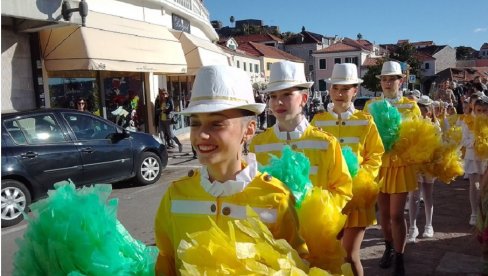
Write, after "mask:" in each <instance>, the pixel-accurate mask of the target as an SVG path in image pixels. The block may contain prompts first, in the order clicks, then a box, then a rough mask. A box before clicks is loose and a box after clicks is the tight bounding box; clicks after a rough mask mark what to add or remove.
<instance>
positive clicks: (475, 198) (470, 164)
mask: <svg viewBox="0 0 488 276" xmlns="http://www.w3.org/2000/svg"><path fill="white" fill-rule="evenodd" d="M482 97H486V96H483V95H482V94H481V95H480V94H476V93H474V94H473V95H471V96H470V100H469V102H470V110H472V113H471V114H470V115H467V116H465V118H464V120H463V122H462V124H461V130H462V140H461V144H462V145H463V146H464V147H465V149H466V151H465V153H464V172H465V173H466V175H467V176H468V179H469V202H470V205H471V216H470V218H469V225H475V224H476V218H477V216H478V205H479V202H480V188H479V185H480V184H479V183H480V177H481V175H482V174H483V173H484V170H485V169H486V167H487V162H488V161H487V160H486V159H485V160H484V159H482V158H481V157H480V156H478V155H477V154H476V152H475V148H474V142H475V133H474V128H475V120H476V119H477V117H479V116H482V115H483V113H484V109H485V108H484V104H483V100H481V99H480V98H482Z"/></svg>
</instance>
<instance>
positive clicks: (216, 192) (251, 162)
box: [200, 153, 258, 197]
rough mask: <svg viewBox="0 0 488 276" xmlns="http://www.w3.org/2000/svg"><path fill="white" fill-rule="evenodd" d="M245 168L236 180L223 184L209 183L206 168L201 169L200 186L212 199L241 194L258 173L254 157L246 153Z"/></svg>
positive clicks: (217, 182)
mask: <svg viewBox="0 0 488 276" xmlns="http://www.w3.org/2000/svg"><path fill="white" fill-rule="evenodd" d="M246 159H247V162H248V163H247V166H246V167H245V168H244V169H242V170H241V171H240V172H239V173H238V174H237V175H236V180H227V181H225V182H224V183H222V182H219V181H213V182H210V180H209V177H208V171H207V167H206V166H204V167H203V168H202V169H201V174H200V185H201V186H202V187H203V189H204V190H205V191H206V192H207V193H209V194H211V195H212V196H214V197H220V196H231V195H234V194H237V193H239V192H242V191H243V190H244V189H245V188H246V187H247V185H248V184H249V183H250V182H251V181H252V180H253V179H254V177H255V176H256V175H257V173H258V162H257V161H256V155H254V154H253V153H248V155H247V158H246Z"/></svg>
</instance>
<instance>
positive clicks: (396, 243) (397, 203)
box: [364, 61, 420, 275]
mask: <svg viewBox="0 0 488 276" xmlns="http://www.w3.org/2000/svg"><path fill="white" fill-rule="evenodd" d="M376 77H377V78H379V79H380V83H381V88H382V90H383V95H382V96H381V97H377V98H375V99H372V100H370V101H368V102H367V103H366V105H365V108H364V109H365V110H366V111H368V110H369V104H371V103H372V102H374V101H379V100H387V101H388V102H390V104H392V105H393V106H395V107H396V108H397V109H398V111H399V112H400V113H401V114H402V116H413V117H420V109H419V107H418V106H417V104H416V103H415V101H412V100H410V99H408V98H406V97H402V95H401V92H400V86H401V84H402V83H403V78H404V77H405V75H404V74H403V73H402V70H401V67H400V64H399V63H398V62H395V61H387V62H385V63H384V64H383V67H382V69H381V74H380V75H377V76H376ZM379 177H380V179H381V180H382V181H383V186H382V187H381V189H380V193H379V195H378V207H379V210H380V223H381V228H382V230H383V235H384V237H385V247H386V248H385V251H384V253H383V256H382V258H381V259H380V263H379V265H380V267H381V268H389V267H390V266H391V264H392V263H393V260H395V267H394V274H395V275H404V274H405V267H404V264H403V253H404V251H405V241H406V234H407V224H406V221H405V218H404V216H403V210H404V207H405V202H406V200H407V195H408V192H410V191H413V190H415V189H416V188H417V176H416V170H415V168H414V167H413V166H407V165H405V164H404V162H402V160H401V159H399V158H395V157H393V156H392V155H391V154H390V153H389V152H385V154H383V158H382V164H381V168H380V173H379Z"/></svg>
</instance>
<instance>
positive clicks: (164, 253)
mask: <svg viewBox="0 0 488 276" xmlns="http://www.w3.org/2000/svg"><path fill="white" fill-rule="evenodd" d="M264 108H265V105H264V104H258V103H255V102H254V96H253V90H252V87H251V82H250V81H249V78H248V77H247V74H246V73H245V72H243V71H242V70H239V69H237V68H232V67H229V66H206V67H203V68H202V69H200V71H199V72H198V74H197V76H196V79H195V83H194V86H193V91H192V95H191V100H190V104H189V106H188V108H187V109H185V110H184V111H183V112H182V114H184V115H187V116H190V126H191V132H190V140H191V143H192V146H193V148H195V150H196V152H197V154H198V159H199V161H200V163H201V164H202V165H203V167H202V169H200V170H192V171H190V172H189V173H188V176H187V177H184V178H182V179H180V180H178V181H175V182H173V183H171V185H170V186H169V187H168V190H167V191H166V193H165V195H164V197H163V199H162V201H161V203H160V206H159V209H158V211H157V214H156V219H155V235H156V245H157V247H158V249H159V255H158V260H157V265H156V274H157V275H176V274H179V273H178V269H179V268H181V266H182V262H181V261H180V260H179V259H178V255H177V251H176V249H177V248H178V245H179V244H180V241H181V240H182V239H185V238H187V233H194V232H197V231H204V230H208V229H210V228H211V226H212V224H211V222H210V220H209V217H210V218H212V219H213V220H214V221H215V224H216V225H217V226H219V227H220V229H222V230H223V231H225V232H228V231H229V228H228V227H229V226H228V222H229V221H232V220H237V219H245V218H247V217H248V216H250V214H248V213H247V209H246V208H247V206H249V207H251V208H253V210H254V212H256V213H257V214H258V216H259V217H260V219H261V220H262V221H263V222H264V223H266V225H267V226H268V228H269V229H270V231H271V233H272V234H273V237H274V238H275V239H285V240H287V241H288V242H289V243H290V245H292V247H293V248H295V249H296V250H297V251H298V253H299V254H300V255H301V256H306V255H307V254H308V250H307V247H306V244H305V242H304V241H303V239H301V237H300V236H299V234H298V222H297V214H296V211H295V209H294V200H293V198H292V197H291V195H290V192H289V190H288V189H287V188H286V187H285V186H284V184H283V183H282V182H281V181H279V180H278V179H275V178H273V177H271V176H270V175H267V174H262V173H260V172H259V171H258V170H257V162H256V160H255V158H252V155H249V156H248V157H249V158H248V161H247V162H246V161H245V160H244V159H243V156H242V147H243V145H244V144H246V143H247V141H248V140H249V139H250V138H251V137H252V135H253V134H254V132H255V130H256V120H255V115H256V114H259V113H261V112H262V111H263V110H264ZM237 238H239V237H237ZM242 238H243V239H245V237H242ZM208 261H209V262H211V260H208ZM218 266H219V264H215V267H218Z"/></svg>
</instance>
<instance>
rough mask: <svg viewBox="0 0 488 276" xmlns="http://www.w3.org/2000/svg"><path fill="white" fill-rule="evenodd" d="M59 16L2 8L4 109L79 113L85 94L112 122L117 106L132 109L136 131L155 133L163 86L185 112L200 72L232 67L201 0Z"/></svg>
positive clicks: (43, 3) (43, 7)
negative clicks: (213, 67) (216, 66)
mask: <svg viewBox="0 0 488 276" xmlns="http://www.w3.org/2000/svg"><path fill="white" fill-rule="evenodd" d="M69 3H70V5H71V7H77V6H78V5H79V3H80V2H77V1H70V2H69ZM25 7H28V8H25ZM61 14H62V7H61V3H59V6H56V5H54V4H53V3H52V1H48V0H40V1H37V3H36V5H33V4H32V2H31V1H27V0H19V1H7V2H5V3H2V112H7V111H16V110H24V109H32V108H36V107H37V108H38V107H40V108H42V107H67V108H74V103H75V101H76V100H77V99H78V98H80V97H82V98H85V99H86V100H87V102H88V104H89V111H90V112H93V113H95V114H97V115H100V116H102V117H104V118H107V119H110V120H113V121H115V122H118V118H117V117H118V116H119V115H118V113H117V110H119V109H120V108H122V109H126V110H128V111H131V110H132V111H135V114H136V116H137V118H138V120H137V122H138V125H137V128H138V129H139V130H140V131H145V132H154V131H155V129H154V125H155V124H154V120H155V118H154V113H153V112H154V100H155V98H156V96H157V91H158V89H159V88H166V89H167V90H168V91H169V92H170V94H171V96H172V97H173V100H174V102H175V109H176V110H177V111H178V110H181V109H182V108H184V107H185V106H186V104H187V101H188V99H189V94H190V93H191V86H192V83H193V79H194V75H195V73H196V71H197V70H198V69H199V68H200V67H202V66H204V65H211V64H228V63H229V60H228V55H226V54H225V53H224V52H223V51H222V50H221V48H220V47H218V46H217V45H216V44H215V43H213V42H215V41H217V40H218V36H217V33H216V32H215V30H214V29H213V28H212V26H211V24H210V20H209V14H208V11H207V9H206V8H205V6H204V5H203V3H202V1H199V0H179V1H171V0H162V1H159V0H158V1H156V0H148V1H144V2H141V1H137V0H128V1H116V0H97V1H90V2H89V3H88V10H87V16H86V18H85V19H84V20H82V18H81V16H80V15H79V14H78V13H76V12H74V13H73V16H72V18H71V19H70V21H64V20H63V19H62V17H61V16H60V15H61ZM20 18H28V19H29V22H31V23H30V24H25V23H22V24H21V23H19V22H24V20H20ZM59 18H61V19H59ZM82 21H84V23H85V24H84V25H85V26H80V25H81V23H82ZM3 41H8V43H4V42H3ZM9 64H10V66H9ZM21 71H22V74H21V73H20V72H21ZM26 72H28V73H26ZM29 72H30V74H29ZM130 114H132V112H130ZM183 126H184V123H183V122H182V120H180V125H178V126H177V127H183Z"/></svg>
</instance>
